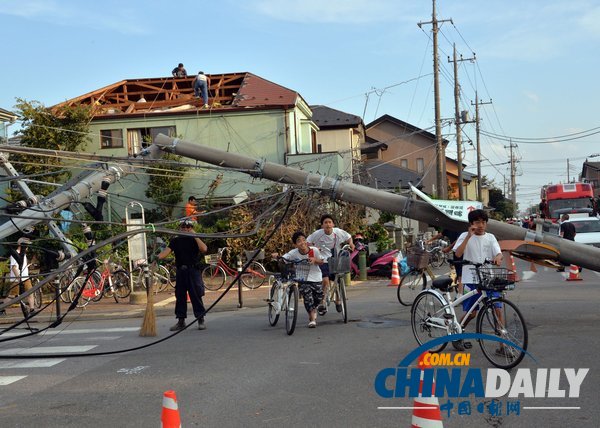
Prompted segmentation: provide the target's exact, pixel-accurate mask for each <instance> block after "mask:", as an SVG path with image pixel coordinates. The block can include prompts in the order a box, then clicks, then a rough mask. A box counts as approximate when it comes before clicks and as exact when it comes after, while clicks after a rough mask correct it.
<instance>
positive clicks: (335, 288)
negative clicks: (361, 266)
mask: <svg viewBox="0 0 600 428" xmlns="http://www.w3.org/2000/svg"><path fill="white" fill-rule="evenodd" d="M327 263H328V264H329V273H331V274H335V278H334V280H333V281H330V282H329V288H328V289H327V294H326V295H325V302H324V303H325V305H326V307H327V308H329V305H330V304H331V302H335V305H336V306H335V308H336V310H337V311H338V312H339V313H341V315H342V319H343V320H344V324H346V323H347V322H348V302H347V299H346V274H348V273H349V272H350V246H348V245H344V246H343V247H342V249H341V250H340V251H338V253H337V254H336V255H335V256H332V257H330V258H329V260H328V261H327Z"/></svg>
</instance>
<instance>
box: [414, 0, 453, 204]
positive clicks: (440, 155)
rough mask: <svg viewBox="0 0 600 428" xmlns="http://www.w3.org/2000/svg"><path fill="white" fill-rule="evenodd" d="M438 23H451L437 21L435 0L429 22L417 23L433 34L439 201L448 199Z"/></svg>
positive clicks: (443, 20) (437, 190)
mask: <svg viewBox="0 0 600 428" xmlns="http://www.w3.org/2000/svg"><path fill="white" fill-rule="evenodd" d="M440 22H452V20H451V19H442V20H438V19H437V16H436V13H435V0H433V11H432V13H431V21H429V22H419V23H418V24H417V25H418V26H419V28H421V26H422V25H423V24H431V27H432V28H431V32H432V34H433V96H434V99H435V141H436V187H437V189H436V193H437V197H438V198H439V199H448V189H447V185H446V181H447V180H446V150H445V148H444V140H443V138H442V116H441V113H440V68H439V64H438V24H439V23H440Z"/></svg>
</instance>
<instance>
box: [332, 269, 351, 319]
mask: <svg viewBox="0 0 600 428" xmlns="http://www.w3.org/2000/svg"><path fill="white" fill-rule="evenodd" d="M338 298H339V299H340V306H341V307H342V312H341V313H342V319H343V320H344V324H346V323H347V322H348V302H347V301H346V279H345V278H344V277H343V276H340V278H339V280H338ZM335 309H336V310H337V305H336V307H335Z"/></svg>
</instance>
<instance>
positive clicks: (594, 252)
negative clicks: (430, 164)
mask: <svg viewBox="0 0 600 428" xmlns="http://www.w3.org/2000/svg"><path fill="white" fill-rule="evenodd" d="M155 146H156V147H155ZM157 148H158V149H157ZM160 150H163V151H166V152H169V153H174V154H177V155H180V156H185V157H187V158H190V159H196V160H199V161H202V162H207V163H210V164H212V165H218V166H220V167H223V168H236V169H241V170H247V171H249V172H248V174H250V175H252V176H253V177H255V178H258V179H261V178H265V179H267V180H272V181H275V182H278V183H286V184H297V185H302V186H307V187H309V188H312V189H317V190H319V191H321V192H322V193H325V194H328V195H330V196H331V198H332V199H339V200H342V201H347V202H352V203H355V204H360V205H365V206H368V207H372V208H376V209H378V210H382V211H389V212H393V213H396V214H398V215H401V216H403V217H408V218H412V219H415V220H420V221H423V222H425V223H427V224H429V225H431V226H439V227H441V228H448V229H451V230H456V231H461V232H462V231H465V230H466V229H467V226H468V224H467V223H466V222H462V221H459V220H454V219H452V218H450V217H447V216H446V215H445V214H444V213H442V212H441V211H440V210H439V209H437V208H436V207H434V206H433V205H430V204H428V203H427V202H423V201H417V200H413V199H410V198H407V197H404V196H401V195H396V194H393V193H388V192H383V191H380V190H374V189H371V188H369V187H365V186H360V185H358V184H354V183H350V182H345V181H341V180H340V179H339V178H331V177H327V176H323V175H319V174H312V173H309V172H306V171H301V170H299V169H295V168H290V167H287V166H284V165H279V164H276V163H271V162H267V161H265V160H264V159H253V158H250V157H247V156H244V155H241V154H237V153H229V152H226V151H224V150H219V149H215V148H212V147H207V146H203V145H200V144H198V143H191V142H187V141H182V140H180V139H178V138H170V137H167V136H166V135H163V134H158V136H157V137H156V138H155V139H154V145H153V146H151V148H150V150H149V151H148V154H149V155H150V156H153V155H157V154H158V153H157V152H160ZM488 230H489V231H490V232H491V233H493V234H494V235H496V237H497V238H498V239H511V240H512V239H514V240H527V241H536V242H544V243H547V244H549V245H552V246H553V247H555V248H557V249H558V251H559V252H560V260H561V261H562V262H563V263H565V264H575V265H577V266H583V267H586V268H589V269H592V270H595V271H600V248H595V247H592V246H590V245H584V244H579V243H576V242H573V241H569V240H567V239H562V238H560V237H559V236H557V235H553V234H542V233H540V234H536V233H535V232H533V231H530V230H528V229H523V228H522V227H518V226H513V225H511V224H506V223H502V222H499V221H496V220H490V221H489V224H488Z"/></svg>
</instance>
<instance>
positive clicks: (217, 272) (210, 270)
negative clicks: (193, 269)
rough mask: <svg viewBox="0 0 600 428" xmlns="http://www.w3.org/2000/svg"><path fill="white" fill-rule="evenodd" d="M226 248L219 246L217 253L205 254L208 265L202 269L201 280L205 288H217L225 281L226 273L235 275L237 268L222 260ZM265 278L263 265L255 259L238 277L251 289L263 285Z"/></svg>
mask: <svg viewBox="0 0 600 428" xmlns="http://www.w3.org/2000/svg"><path fill="white" fill-rule="evenodd" d="M227 250H229V248H228V247H224V248H219V250H218V251H217V254H209V255H207V256H205V260H206V263H208V266H206V267H205V268H204V269H203V270H202V280H203V281H204V286H205V287H206V289H208V290H213V291H214V290H218V289H220V288H221V287H223V285H224V284H225V281H227V275H231V276H233V277H234V278H235V277H236V276H237V270H236V269H233V268H232V267H231V266H229V265H227V263H225V260H223V256H224V254H225V252H226V251H227ZM266 279H267V271H266V269H265V267H264V266H263V265H262V264H261V263H259V262H257V261H256V260H254V261H252V262H251V263H250V265H249V266H248V268H247V269H246V271H245V272H244V273H243V274H242V277H241V278H240V280H241V281H242V284H244V286H246V287H248V288H249V289H251V290H253V289H255V288H258V287H260V286H261V285H263V283H264V282H265V280H266Z"/></svg>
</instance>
